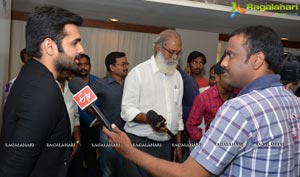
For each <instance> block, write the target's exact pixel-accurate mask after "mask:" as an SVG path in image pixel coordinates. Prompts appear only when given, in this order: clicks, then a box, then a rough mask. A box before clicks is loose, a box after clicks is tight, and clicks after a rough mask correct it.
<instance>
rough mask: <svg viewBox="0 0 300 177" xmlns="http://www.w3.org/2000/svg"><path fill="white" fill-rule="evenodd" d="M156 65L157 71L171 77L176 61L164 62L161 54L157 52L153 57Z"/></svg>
mask: <svg viewBox="0 0 300 177" xmlns="http://www.w3.org/2000/svg"><path fill="white" fill-rule="evenodd" d="M155 61H156V65H157V67H158V70H159V71H160V72H162V73H164V74H168V75H172V74H174V73H175V71H176V67H177V65H178V59H176V60H173V59H170V60H166V59H165V58H164V56H163V55H162V53H161V52H158V53H157V55H156V57H155Z"/></svg>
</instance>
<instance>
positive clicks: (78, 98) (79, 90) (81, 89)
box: [69, 77, 112, 131]
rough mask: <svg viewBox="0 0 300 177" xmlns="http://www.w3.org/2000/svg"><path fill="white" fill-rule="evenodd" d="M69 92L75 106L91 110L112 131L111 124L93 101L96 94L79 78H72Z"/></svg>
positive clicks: (95, 98)
mask: <svg viewBox="0 0 300 177" xmlns="http://www.w3.org/2000/svg"><path fill="white" fill-rule="evenodd" d="M69 88H70V91H71V92H72V93H73V94H74V96H73V99H74V101H75V102H76V103H77V105H78V106H79V107H80V108H81V109H85V108H86V107H89V108H91V109H92V110H93V111H94V113H95V114H96V115H97V117H99V118H100V121H101V122H102V124H103V125H104V126H105V127H106V128H107V129H109V130H110V131H112V128H111V123H110V122H109V121H108V120H107V118H106V117H105V116H104V115H103V113H102V112H101V111H100V110H99V108H98V107H97V105H96V104H95V103H94V101H96V100H97V96H96V94H95V93H94V92H93V91H92V89H91V88H90V87H89V86H88V85H86V84H85V83H84V81H83V80H82V79H81V78H80V77H74V78H73V79H72V80H71V81H70V82H69Z"/></svg>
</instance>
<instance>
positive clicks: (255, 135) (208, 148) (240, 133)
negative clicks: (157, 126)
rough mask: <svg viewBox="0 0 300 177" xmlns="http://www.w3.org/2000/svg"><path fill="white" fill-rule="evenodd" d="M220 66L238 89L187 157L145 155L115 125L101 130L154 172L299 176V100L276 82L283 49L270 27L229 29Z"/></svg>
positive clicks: (197, 174) (157, 174)
mask: <svg viewBox="0 0 300 177" xmlns="http://www.w3.org/2000/svg"><path fill="white" fill-rule="evenodd" d="M225 52H226V56H225V58H224V59H223V61H222V63H221V66H222V67H223V68H224V69H225V72H226V73H227V78H226V82H227V83H228V84H230V85H232V86H233V87H237V88H240V89H241V91H240V93H239V95H238V96H237V97H236V98H233V99H230V100H228V101H227V102H225V103H224V104H223V105H222V107H221V108H220V109H219V111H218V112H217V115H216V117H215V119H214V120H213V122H212V123H211V126H210V128H209V130H208V131H207V132H206V133H205V134H204V136H203V137H202V139H201V140H200V143H199V144H200V145H199V146H197V147H195V149H194V150H193V151H192V152H191V154H190V156H189V158H188V159H187V160H186V161H185V162H183V163H181V164H179V163H173V162H168V161H164V160H160V159H158V158H154V157H152V156H150V155H147V154H145V153H143V152H141V151H139V150H137V149H136V148H133V147H132V146H131V144H130V140H129V139H128V138H127V137H126V135H125V134H124V133H123V132H122V131H120V130H119V129H117V128H116V127H115V126H113V127H114V131H113V132H110V131H108V130H107V129H104V132H105V133H107V135H108V136H109V137H110V142H111V143H116V144H120V146H119V147H117V148H115V149H116V150H117V151H118V152H119V153H121V154H123V155H124V157H125V158H127V159H129V160H131V161H133V162H134V163H136V164H137V165H139V166H141V167H142V168H144V169H146V170H148V171H149V172H150V173H151V174H153V175H154V176H162V177H165V176H168V177H170V176H188V177H193V176H212V175H217V176H268V177H270V176H292V177H298V176H300V164H299V161H300V142H299V140H300V135H299V133H300V118H299V116H300V100H299V98H297V97H296V96H295V95H294V94H293V93H291V92H289V91H288V90H286V89H285V88H284V86H283V85H282V84H281V83H280V76H279V75H278V73H279V71H280V66H281V63H282V61H283V59H284V57H283V47H282V43H281V41H280V39H279V38H278V36H277V34H276V33H275V31H274V30H272V29H270V28H268V27H264V26H249V27H244V28H240V29H237V30H236V31H234V32H233V33H232V34H231V36H230V39H229V41H228V46H227V48H226V51H225Z"/></svg>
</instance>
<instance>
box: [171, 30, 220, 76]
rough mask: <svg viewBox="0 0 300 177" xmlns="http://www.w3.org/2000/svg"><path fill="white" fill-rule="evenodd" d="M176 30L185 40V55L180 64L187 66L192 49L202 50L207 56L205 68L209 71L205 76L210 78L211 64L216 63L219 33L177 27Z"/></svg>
mask: <svg viewBox="0 0 300 177" xmlns="http://www.w3.org/2000/svg"><path fill="white" fill-rule="evenodd" d="M176 31H178V33H179V34H180V35H181V38H182V41H183V47H182V49H183V56H182V57H181V60H180V66H181V67H182V68H184V67H185V66H186V63H187V57H188V55H189V54H190V53H191V52H192V51H195V50H197V51H200V52H202V53H204V54H205V56H206V60H207V63H206V64H205V68H206V71H207V72H206V73H205V76H206V78H208V75H209V72H208V70H209V68H210V66H212V65H213V64H215V63H216V56H217V47H218V40H219V34H218V33H210V32H203V31H191V30H184V29H177V30H176Z"/></svg>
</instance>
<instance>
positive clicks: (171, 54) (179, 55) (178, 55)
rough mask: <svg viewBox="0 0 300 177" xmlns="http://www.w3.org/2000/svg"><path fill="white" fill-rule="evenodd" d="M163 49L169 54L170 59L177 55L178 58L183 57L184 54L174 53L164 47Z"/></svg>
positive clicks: (180, 52)
mask: <svg viewBox="0 0 300 177" xmlns="http://www.w3.org/2000/svg"><path fill="white" fill-rule="evenodd" d="M162 48H163V49H164V50H165V51H167V52H168V53H169V57H170V58H171V57H173V56H174V55H176V56H177V57H181V55H182V54H183V52H182V51H178V52H176V51H172V50H169V49H167V48H165V47H164V46H162Z"/></svg>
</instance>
